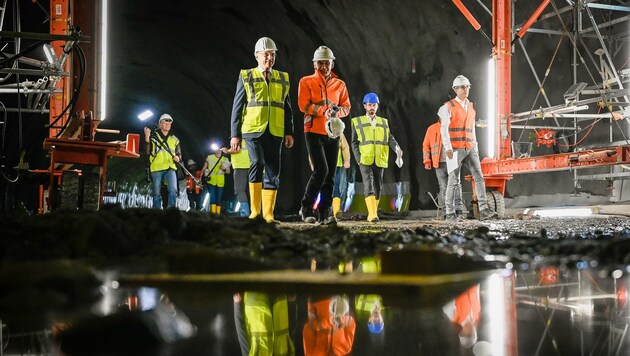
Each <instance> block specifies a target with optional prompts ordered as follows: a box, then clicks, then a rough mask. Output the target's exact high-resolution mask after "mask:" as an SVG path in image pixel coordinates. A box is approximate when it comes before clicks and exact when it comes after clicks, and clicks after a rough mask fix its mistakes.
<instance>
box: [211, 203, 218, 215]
mask: <svg viewBox="0 0 630 356" xmlns="http://www.w3.org/2000/svg"><path fill="white" fill-rule="evenodd" d="M210 213H212V214H216V213H217V205H216V204H210Z"/></svg>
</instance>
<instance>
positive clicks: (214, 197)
mask: <svg viewBox="0 0 630 356" xmlns="http://www.w3.org/2000/svg"><path fill="white" fill-rule="evenodd" d="M206 194H209V195H210V197H209V199H208V205H205V206H202V207H201V210H203V211H208V210H209V209H208V207H209V206H210V205H212V204H215V205H219V203H220V202H221V196H222V195H223V187H219V186H216V185H212V184H209V183H208V184H207V185H206V186H205V187H204V188H203V192H202V193H201V196H202V197H203V198H202V204H203V202H205V200H206V199H205V198H206Z"/></svg>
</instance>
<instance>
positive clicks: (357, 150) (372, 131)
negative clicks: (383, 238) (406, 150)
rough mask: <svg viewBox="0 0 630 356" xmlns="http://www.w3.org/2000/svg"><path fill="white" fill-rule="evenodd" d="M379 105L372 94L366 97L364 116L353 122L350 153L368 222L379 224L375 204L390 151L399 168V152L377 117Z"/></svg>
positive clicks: (382, 122) (400, 158)
mask: <svg viewBox="0 0 630 356" xmlns="http://www.w3.org/2000/svg"><path fill="white" fill-rule="evenodd" d="M378 104H379V99H378V96H377V95H376V94H375V93H367V94H365V96H364V97H363V107H364V108H365V115H364V116H359V117H354V118H352V152H353V153H354V158H355V159H356V161H357V162H358V163H359V170H360V171H361V177H363V187H364V188H363V194H364V196H365V205H366V206H367V210H368V217H367V220H368V221H369V222H378V212H377V211H378V203H379V199H380V197H381V189H382V187H383V171H384V170H385V168H387V166H388V165H389V148H391V149H392V150H394V152H396V155H397V156H398V158H397V159H396V161H397V163H398V162H400V165H402V150H401V149H400V146H398V142H396V139H395V138H394V136H393V135H392V133H391V131H390V130H389V123H388V121H387V119H385V118H382V117H380V116H376V111H377V110H378ZM388 146H389V147H388Z"/></svg>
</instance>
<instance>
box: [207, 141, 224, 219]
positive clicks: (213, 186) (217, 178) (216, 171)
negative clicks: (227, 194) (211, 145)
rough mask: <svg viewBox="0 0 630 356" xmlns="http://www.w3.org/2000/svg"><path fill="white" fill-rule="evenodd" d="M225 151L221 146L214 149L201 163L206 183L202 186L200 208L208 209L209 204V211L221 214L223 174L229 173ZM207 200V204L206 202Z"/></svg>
mask: <svg viewBox="0 0 630 356" xmlns="http://www.w3.org/2000/svg"><path fill="white" fill-rule="evenodd" d="M224 152H227V148H225V147H222V148H218V149H216V150H215V152H214V153H213V154H210V155H208V157H206V161H205V162H204V163H203V168H201V170H202V171H203V176H204V177H207V181H206V185H205V187H204V188H203V193H202V194H201V196H202V197H203V198H202V199H203V202H202V204H201V205H202V206H201V210H204V211H208V204H209V205H210V213H212V214H217V215H219V214H221V196H222V195H223V187H225V175H226V174H229V173H230V165H231V164H230V161H229V160H228V159H227V157H225V156H224V155H223V153H224ZM206 202H208V204H207V203H206Z"/></svg>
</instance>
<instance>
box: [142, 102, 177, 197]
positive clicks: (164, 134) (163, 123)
mask: <svg viewBox="0 0 630 356" xmlns="http://www.w3.org/2000/svg"><path fill="white" fill-rule="evenodd" d="M172 124H173V118H172V117H171V115H169V114H163V115H162V116H160V119H159V120H158V129H157V130H155V131H153V132H152V131H151V129H150V128H148V127H145V128H144V141H145V143H146V152H147V155H148V156H149V162H150V163H151V166H150V171H151V180H152V182H153V193H152V196H153V208H154V209H161V208H162V204H161V201H162V197H161V195H160V191H161V189H162V181H163V180H164V181H165V183H166V185H167V187H168V205H167V206H168V207H173V206H175V205H176V204H177V174H176V171H177V166H176V165H175V164H176V163H177V162H179V161H180V160H181V159H182V153H181V149H180V147H179V139H178V138H177V136H175V135H173V134H171V126H172Z"/></svg>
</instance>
